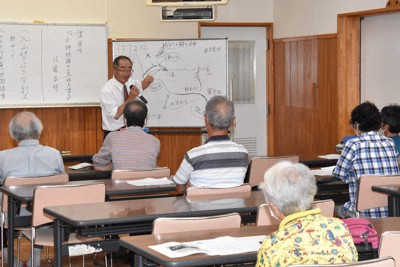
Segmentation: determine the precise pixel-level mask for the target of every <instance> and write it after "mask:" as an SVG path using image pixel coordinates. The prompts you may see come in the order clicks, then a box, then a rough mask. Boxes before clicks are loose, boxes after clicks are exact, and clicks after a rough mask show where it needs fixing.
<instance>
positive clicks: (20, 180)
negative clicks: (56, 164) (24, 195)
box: [1, 173, 69, 212]
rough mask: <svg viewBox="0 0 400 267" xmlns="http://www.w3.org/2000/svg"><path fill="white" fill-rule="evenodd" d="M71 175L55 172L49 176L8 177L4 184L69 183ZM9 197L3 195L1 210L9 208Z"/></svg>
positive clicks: (4, 210)
mask: <svg viewBox="0 0 400 267" xmlns="http://www.w3.org/2000/svg"><path fill="white" fill-rule="evenodd" d="M68 181H69V177H68V174H67V173H60V174H54V175H49V176H39V177H7V178H6V179H4V181H3V185H4V186H12V185H14V186H18V185H42V184H57V183H67V182H68ZM7 205H8V197H7V195H4V194H3V195H2V203H1V212H6V211H7V209H8V206H7Z"/></svg>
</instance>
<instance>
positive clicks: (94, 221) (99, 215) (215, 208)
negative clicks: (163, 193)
mask: <svg viewBox="0 0 400 267" xmlns="http://www.w3.org/2000/svg"><path fill="white" fill-rule="evenodd" d="M263 203H265V198H264V195H263V193H262V192H261V191H252V192H251V193H247V194H246V193H244V194H235V195H225V196H224V197H219V198H216V197H214V198H210V196H208V197H191V198H190V199H189V198H186V197H182V196H180V197H165V198H148V199H139V200H126V201H114V202H105V203H92V204H80V205H68V206H55V207H47V208H45V209H44V212H45V213H46V214H48V215H50V216H52V217H54V218H55V220H54V233H55V235H54V244H55V248H54V255H55V265H56V266H61V256H62V254H64V251H65V249H64V247H63V246H62V240H64V231H63V229H64V228H65V227H71V226H72V227H77V228H79V231H78V232H79V234H81V235H83V236H109V235H117V234H145V233H151V230H152V223H153V221H154V220H155V219H156V218H159V217H196V216H212V215H220V214H226V213H230V212H239V213H244V214H248V215H247V216H243V219H242V221H244V222H246V221H252V222H255V219H256V214H257V208H258V206H259V205H261V204H263ZM88 211H90V212H88ZM98 226H101V227H98ZM106 242H107V241H105V242H104V243H106Z"/></svg>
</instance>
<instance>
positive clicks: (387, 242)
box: [378, 231, 400, 267]
mask: <svg viewBox="0 0 400 267" xmlns="http://www.w3.org/2000/svg"><path fill="white" fill-rule="evenodd" d="M399 244H400V231H386V232H383V234H382V235H381V239H380V242H379V252H378V253H379V257H387V256H390V257H393V258H394V260H395V261H396V266H397V267H399V266H400V250H399V247H398V245H399Z"/></svg>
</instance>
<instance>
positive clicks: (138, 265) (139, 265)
mask: <svg viewBox="0 0 400 267" xmlns="http://www.w3.org/2000/svg"><path fill="white" fill-rule="evenodd" d="M134 258H135V265H134V266H135V267H143V257H142V256H140V255H138V254H137V253H135V255H134Z"/></svg>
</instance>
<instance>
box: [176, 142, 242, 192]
mask: <svg viewBox="0 0 400 267" xmlns="http://www.w3.org/2000/svg"><path fill="white" fill-rule="evenodd" d="M247 166H248V153H247V150H246V148H244V146H242V145H240V144H236V143H235V142H233V141H231V140H230V139H229V136H227V135H223V136H212V137H210V138H209V139H208V140H207V141H206V142H205V144H204V145H202V146H199V147H196V148H193V149H192V150H190V151H188V152H187V153H186V154H185V157H184V159H183V161H182V164H181V166H180V167H179V169H178V171H177V173H176V175H175V176H174V178H173V179H174V182H175V183H176V184H180V185H181V184H186V183H187V182H188V181H189V182H190V186H192V187H216V188H225V187H233V186H238V185H241V184H243V181H244V178H245V175H246V171H247Z"/></svg>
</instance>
